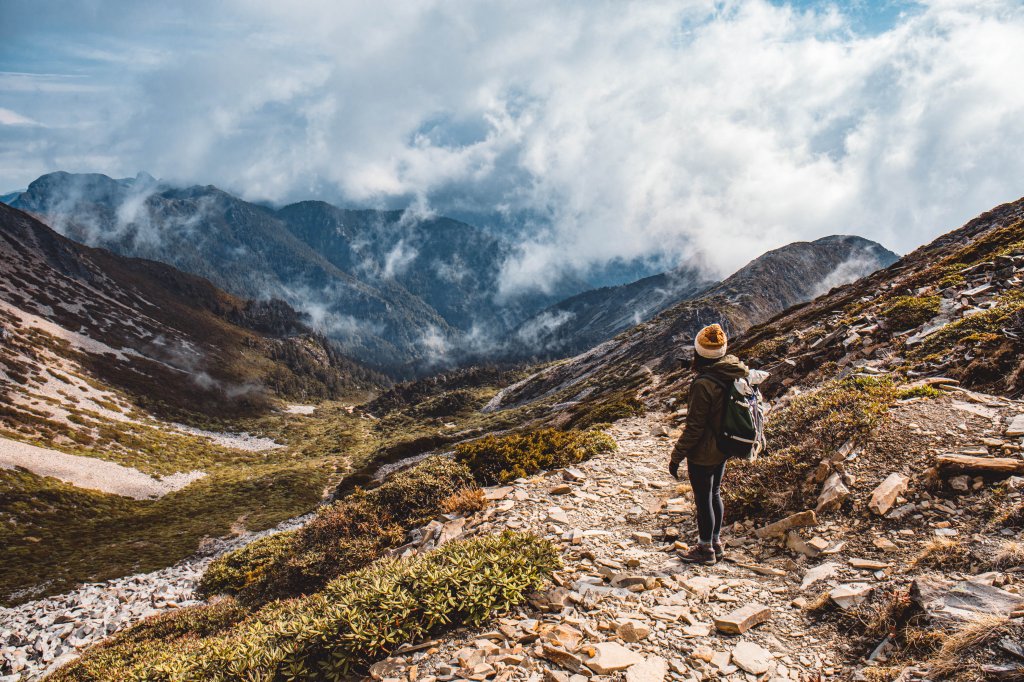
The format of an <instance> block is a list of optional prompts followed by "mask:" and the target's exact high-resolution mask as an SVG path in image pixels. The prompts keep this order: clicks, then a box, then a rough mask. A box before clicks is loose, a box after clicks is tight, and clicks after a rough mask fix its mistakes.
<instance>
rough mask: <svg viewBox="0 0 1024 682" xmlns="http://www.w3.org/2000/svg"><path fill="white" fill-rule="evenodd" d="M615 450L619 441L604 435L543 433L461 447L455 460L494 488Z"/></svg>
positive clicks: (488, 438)
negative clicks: (497, 485) (465, 465)
mask: <svg viewBox="0 0 1024 682" xmlns="http://www.w3.org/2000/svg"><path fill="white" fill-rule="evenodd" d="M615 447H616V445H615V440H614V439H613V438H612V437H611V436H609V435H608V434H606V433H602V432H600V431H557V430H555V429H539V430H537V431H528V432H525V433H513V434H509V435H506V436H485V437H484V438H481V439H479V440H475V441H472V442H470V443H461V444H459V445H458V446H456V448H455V458H456V459H457V460H458V461H460V462H465V463H466V464H467V465H468V466H469V468H470V469H471V470H472V471H473V474H474V476H476V478H477V480H478V481H480V482H481V483H483V484H485V485H491V484H495V483H506V482H508V481H512V480H514V479H517V478H521V477H523V476H529V475H531V474H535V473H537V472H538V471H543V470H545V469H555V468H558V467H564V466H569V465H570V464H576V463H578V462H582V461H583V460H585V459H589V458H590V457H593V456H594V455H596V454H598V453H601V452H611V451H612V450H614V449H615Z"/></svg>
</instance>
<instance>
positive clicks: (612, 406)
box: [569, 396, 647, 429]
mask: <svg viewBox="0 0 1024 682" xmlns="http://www.w3.org/2000/svg"><path fill="white" fill-rule="evenodd" d="M646 411H647V407H646V406H645V405H644V404H643V402H642V401H640V400H637V399H636V398H635V397H633V396H629V397H621V396H620V397H616V398H614V399H611V400H605V401H602V402H597V403H595V404H589V405H587V406H586V407H584V408H582V409H580V410H579V411H577V412H575V413H573V415H572V418H571V419H570V420H569V426H570V427H572V428H574V429H589V428H590V427H592V426H595V425H596V424H612V423H614V422H617V421H618V420H620V419H626V418H628V417H639V416H640V415H642V414H644V413H645V412H646Z"/></svg>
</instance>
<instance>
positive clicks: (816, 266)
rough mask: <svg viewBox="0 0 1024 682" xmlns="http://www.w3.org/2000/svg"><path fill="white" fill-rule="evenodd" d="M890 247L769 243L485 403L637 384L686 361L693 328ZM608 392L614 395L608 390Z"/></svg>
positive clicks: (755, 312) (751, 315) (764, 309)
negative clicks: (718, 276) (734, 267)
mask: <svg viewBox="0 0 1024 682" xmlns="http://www.w3.org/2000/svg"><path fill="white" fill-rule="evenodd" d="M895 259H896V256H895V254H893V253H891V252H889V251H887V250H885V249H884V248H883V247H882V246H880V245H878V244H876V243H874V242H871V241H868V240H866V239H862V238H860V237H847V236H833V237H824V238H822V239H819V240H817V241H814V242H797V243H795V244H790V245H788V246H784V247H782V248H780V249H776V250H774V251H769V252H768V253H766V254H764V255H763V256H760V257H758V258H756V259H755V260H753V261H751V262H750V263H749V264H747V265H746V266H744V267H743V268H741V269H740V270H738V271H737V272H736V273H735V274H733V275H732V276H730V277H728V278H727V279H725V280H723V281H722V282H719V283H718V284H715V285H713V286H710V287H707V288H705V289H703V290H702V291H700V293H699V295H696V296H694V297H692V298H689V299H684V300H682V301H680V302H678V303H676V304H675V305H672V306H671V307H669V308H667V309H665V310H663V311H662V312H661V313H659V314H658V315H656V316H655V317H654V318H652V319H651V320H649V321H647V322H644V323H642V324H639V325H637V326H635V327H633V328H631V329H629V330H628V331H626V332H623V333H622V334H620V335H619V336H617V337H616V338H614V339H612V340H610V341H607V342H605V343H602V344H600V345H598V346H595V347H594V348H592V349H590V350H588V351H586V352H584V353H582V354H580V355H578V356H576V357H573V358H570V359H569V360H566V361H563V362H559V363H555V364H553V365H551V366H549V367H547V368H545V369H544V370H542V371H540V372H538V373H537V374H536V375H535V376H533V377H530V378H529V379H527V380H525V381H523V382H520V383H519V384H517V385H515V386H513V387H511V388H509V389H508V390H507V391H505V392H503V393H502V394H501V395H500V396H498V397H497V398H496V399H495V401H494V402H493V404H492V405H491V406H490V408H491V409H502V408H504V407H507V406H511V405H518V404H523V403H529V402H534V401H536V400H547V399H551V400H554V401H555V402H556V403H557V404H559V405H562V404H564V403H566V402H570V403H579V404H581V405H583V406H585V405H586V404H587V403H593V402H595V401H596V400H597V399H598V398H599V397H600V396H605V397H606V398H607V397H608V396H609V395H612V394H622V392H623V391H625V392H627V393H628V392H629V391H632V390H634V389H636V388H638V387H639V386H641V385H642V384H643V383H644V381H645V380H646V378H648V375H649V374H650V373H654V374H664V373H671V372H673V371H674V370H677V369H679V368H680V367H681V366H685V364H686V363H687V362H688V359H689V355H688V354H689V353H692V342H693V337H694V334H696V333H697V331H698V330H699V329H700V328H701V327H702V326H704V325H706V324H710V323H712V322H719V323H720V324H722V326H723V327H725V328H726V330H727V331H728V333H729V334H730V336H736V335H738V334H740V333H742V332H743V331H745V330H746V329H748V328H749V327H751V326H752V325H754V324H756V323H758V322H763V321H765V320H767V319H768V318H770V317H772V316H774V315H777V314H778V313H780V312H782V311H783V310H785V309H787V308H789V307H790V306H793V305H796V304H798V303H802V302H804V301H807V300H809V299H811V298H813V297H814V296H817V295H818V294H820V293H822V292H823V291H827V290H828V289H829V288H831V287H832V286H835V285H836V284H839V283H842V282H848V281H850V280H851V279H853V278H855V277H856V276H857V275H858V274H866V273H868V272H871V271H873V270H875V269H877V268H878V267H881V266H883V265H887V264H889V263H892V262H893V261H894V260H895ZM613 399H614V398H613Z"/></svg>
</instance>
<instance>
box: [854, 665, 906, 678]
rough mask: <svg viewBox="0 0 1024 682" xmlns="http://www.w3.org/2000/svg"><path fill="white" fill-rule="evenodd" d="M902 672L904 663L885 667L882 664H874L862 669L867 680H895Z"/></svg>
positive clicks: (862, 673)
mask: <svg viewBox="0 0 1024 682" xmlns="http://www.w3.org/2000/svg"><path fill="white" fill-rule="evenodd" d="M902 673H903V666H902V665H897V666H888V667H884V668H883V667H881V666H872V667H870V668H864V670H862V671H861V675H863V677H864V679H865V680H866V681H867V682H894V681H895V680H897V679H899V677H900V675H901V674H902Z"/></svg>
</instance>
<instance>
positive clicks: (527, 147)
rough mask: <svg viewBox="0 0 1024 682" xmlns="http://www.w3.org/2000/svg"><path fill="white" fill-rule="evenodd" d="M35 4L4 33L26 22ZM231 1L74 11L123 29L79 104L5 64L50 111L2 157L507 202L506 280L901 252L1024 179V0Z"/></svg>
mask: <svg viewBox="0 0 1024 682" xmlns="http://www.w3.org/2000/svg"><path fill="white" fill-rule="evenodd" d="M16 4H17V3H12V4H11V6H10V7H11V9H10V11H9V16H8V17H6V18H7V19H9V20H10V21H9V26H10V28H9V35H14V34H16V33H17V32H18V30H19V29H23V30H24V31H26V32H28V33H29V34H31V31H32V30H35V29H32V28H31V26H33V25H34V24H32V23H31V22H32V21H35V22H37V23H38V21H39V19H40V17H39V13H38V11H37V12H36V15H35V16H34V17H30V16H29V10H28V9H25V10H24V14H25V17H26V18H22V17H21V13H22V12H21V11H20V10H18V11H16V10H15V5H16ZM209 4H210V5H216V8H215V9H214V8H207V7H206V6H205V5H199V4H195V5H193V6H192V7H191V8H190V9H189V10H188V11H187V12H185V11H181V13H180V14H175V13H174V11H173V10H166V9H165V10H162V13H154V12H148V13H140V12H137V11H134V10H132V8H131V4H130V3H129V4H127V5H119V4H109V3H102V2H100V3H90V7H92V9H90V10H89V13H87V15H86V16H78V17H75V16H72V17H71V18H68V19H65V21H66V22H67V25H68V26H71V27H72V28H73V29H74V30H78V28H77V27H80V28H81V34H82V38H81V39H80V40H77V41H76V40H75V39H73V38H68V36H67V35H62V41H61V42H60V44H62V45H63V44H67V45H68V47H67V48H66V49H67V51H68V59H81V55H82V54H102V55H103V56H104V57H103V59H102V60H97V61H95V62H89V63H87V64H86V65H85V67H82V68H84V69H85V71H86V72H87V73H92V74H93V77H92V80H91V81H90V80H89V79H86V82H82V83H81V86H82V87H83V88H85V87H92V88H94V91H93V92H94V94H90V91H88V90H84V91H83V90H81V89H79V90H76V91H74V93H73V94H72V95H63V96H65V97H72V96H73V97H74V103H75V107H74V108H70V107H60V108H57V107H53V106H50V105H52V104H53V103H60V102H66V101H70V100H62V99H60V97H61V96H62V95H61V94H60V93H59V92H56V93H54V92H48V94H47V95H46V96H45V97H42V96H41V95H38V94H37V95H32V94H31V93H30V92H29V91H28V90H27V89H26V88H25V87H23V86H24V76H19V77H18V79H14V80H16V81H17V83H18V84H20V86H19V87H20V89H17V90H5V89H4V88H3V84H4V82H5V79H4V78H3V77H0V106H5V107H9V109H7V110H10V111H17V112H19V114H18V115H19V116H21V117H25V118H26V120H32V121H39V122H40V123H41V124H42V125H40V126H35V127H31V128H27V127H25V126H8V127H7V128H6V129H0V183H3V185H5V186H9V187H11V188H13V187H17V186H23V185H24V184H25V183H26V182H28V181H30V180H31V179H32V177H27V176H26V175H25V174H26V173H30V172H31V173H35V172H36V171H42V170H55V169H57V168H63V169H66V170H81V171H86V170H88V171H100V172H107V173H111V174H115V175H134V174H135V172H136V171H137V170H140V169H144V170H148V171H150V172H151V173H153V174H154V175H156V176H157V177H164V178H168V179H172V180H177V181H181V182H200V183H215V184H218V185H222V186H225V187H226V188H229V189H232V190H234V191H238V192H240V193H242V194H244V195H247V196H249V197H251V198H254V199H270V200H276V201H285V200H297V199H301V198H308V197H311V196H322V197H324V198H328V199H334V200H338V199H341V200H344V201H348V202H355V203H362V204H366V205H383V204H394V203H396V202H400V203H415V204H416V205H418V206H421V207H429V210H434V211H437V212H439V213H445V212H453V211H462V212H464V213H477V214H481V215H483V214H487V213H494V214H502V215H506V216H509V217H510V219H511V220H513V221H514V222H517V223H519V224H521V225H522V226H523V229H524V233H525V234H526V235H527V236H526V237H525V238H524V240H523V248H522V252H521V254H520V255H519V257H517V258H515V259H513V260H511V261H510V262H509V263H508V264H507V266H506V268H505V272H504V276H503V280H502V281H503V286H504V288H505V290H506V291H517V290H522V289H529V288H543V287H545V286H547V285H548V284H549V283H550V282H551V280H552V278H553V277H554V276H555V275H556V274H557V273H559V272H562V271H564V269H565V268H566V267H569V268H574V269H577V270H584V269H586V268H587V267H588V266H590V265H592V264H598V263H602V262H604V261H607V260H609V259H611V258H614V257H624V258H627V259H628V258H631V257H637V256H645V255H656V254H663V253H669V254H676V255H678V256H680V257H682V256H683V255H691V256H693V255H694V254H698V255H699V256H700V257H701V258H703V259H704V260H705V261H706V262H707V263H709V265H710V266H711V267H712V268H714V269H717V270H718V271H720V272H723V273H724V272H728V271H731V270H734V269H735V268H736V267H738V266H740V265H742V264H743V263H744V262H746V261H747V260H749V259H750V258H753V257H754V256H756V255H758V254H760V253H762V252H764V251H765V250H767V249H769V248H774V247H777V246H780V245H782V244H784V243H787V242H790V241H793V240H797V239H813V238H817V237H820V236H823V235H826V234H832V233H856V234H861V235H864V236H867V237H869V238H873V239H876V240H879V241H881V242H882V243H883V244H885V245H886V246H889V247H890V248H894V249H896V250H899V251H905V250H909V249H912V248H914V247H915V246H917V245H919V244H921V243H923V242H925V241H928V240H929V239H930V238H932V237H934V236H935V235H937V234H939V233H941V232H944V231H946V230H948V229H951V228H953V227H956V226H958V225H959V224H961V223H962V222H963V221H964V220H965V219H968V218H970V217H972V216H973V215H975V214H977V213H979V212H981V211H983V210H986V209H988V208H990V207H991V206H993V205H995V204H997V203H1000V202H1002V201H1007V200H1012V199H1015V198H1017V197H1019V196H1021V195H1022V194H1024V88H1021V87H1019V81H1020V78H1021V75H1022V74H1024V4H1022V3H1021V2H1019V0H987V1H981V2H960V1H956V0H935V1H933V2H927V3H923V4H920V5H915V6H913V7H912V8H910V10H909V11H908V12H907V13H906V14H905V15H904V16H902V17H900V18H899V19H898V20H896V21H895V22H894V23H893V24H892V25H891V26H890V27H889V28H887V29H886V30H883V31H876V32H873V33H870V34H865V33H862V32H858V31H855V30H854V29H853V28H852V27H853V25H854V22H853V21H852V20H851V19H850V17H849V16H847V14H846V13H845V11H844V9H843V7H842V6H841V5H834V6H832V5H830V6H824V5H823V7H825V8H824V9H819V10H817V11H804V10H797V9H793V8H791V7H789V6H777V5H773V4H770V3H768V2H765V1H762V0H750V1H746V2H731V1H727V2H707V1H698V0H692V1H691V0H678V1H673V2H658V1H650V2H642V3H641V2H638V3H626V2H589V1H582V0H581V1H579V2H552V1H551V0H517V1H515V2H507V1H506V2H493V1H487V0H482V1H479V2H447V1H440V0H423V1H422V2H414V3H365V2H355V1H351V2H339V1H337V0H323V1H320V2H317V1H313V2H305V3H280V2H270V1H266V2H250V1H246V2H241V0H239V1H238V2H225V3H209ZM31 6H32V5H26V7H31ZM69 11H71V10H69ZM115 14H116V15H117V16H116V17H115V16H114V15H115ZM19 21H22V22H23V24H19ZM43 23H44V24H45V23H46V21H45V17H44V19H43ZM61 30H71V29H61ZM54 31H55V32H57V31H58V29H56V28H55V29H54ZM97 35H99V36H100V37H99V38H97V37H96V36H97ZM85 36H89V37H88V38H86V37H85ZM133 36H140V37H136V38H133ZM0 37H3V36H2V35H0ZM32 37H34V38H38V36H32ZM132 41H134V42H132ZM172 41H173V42H172ZM176 46H181V47H176ZM13 49H15V48H11V47H9V48H7V53H8V54H9V53H10V52H11V50H13ZM53 49H54V50H55V51H59V50H60V49H62V48H61V47H60V46H59V45H58V41H57V40H56V39H55V40H54V41H53ZM118 54H123V55H125V56H126V58H125V60H118V59H117V58H116V57H117V55H118ZM133 54H138V55H144V56H145V59H142V58H141V57H140V58H139V59H134V60H133V59H130V56H131V55H133ZM90 64H92V66H91V67H90V66H89V65H90ZM111 64H113V65H114V66H113V67H112V66H110V65H111ZM80 66H81V65H80ZM86 67H89V68H92V69H93V71H91V72H90V71H89V68H86ZM5 70H7V71H11V72H13V71H14V70H15V69H13V68H11V69H5ZM21 70H22V71H23V70H25V69H24V68H22V69H21ZM80 70H81V69H80ZM0 76H2V74H0ZM46 77H47V78H48V79H49V80H48V82H52V81H53V76H52V75H48V76H46ZM12 78H13V76H8V77H7V79H6V80H7V81H11V80H12ZM79 80H80V79H79ZM79 80H76V81H75V82H76V83H78V82H79ZM55 98H56V99H55ZM43 104H46V105H47V106H43ZM12 131H13V132H12Z"/></svg>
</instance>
